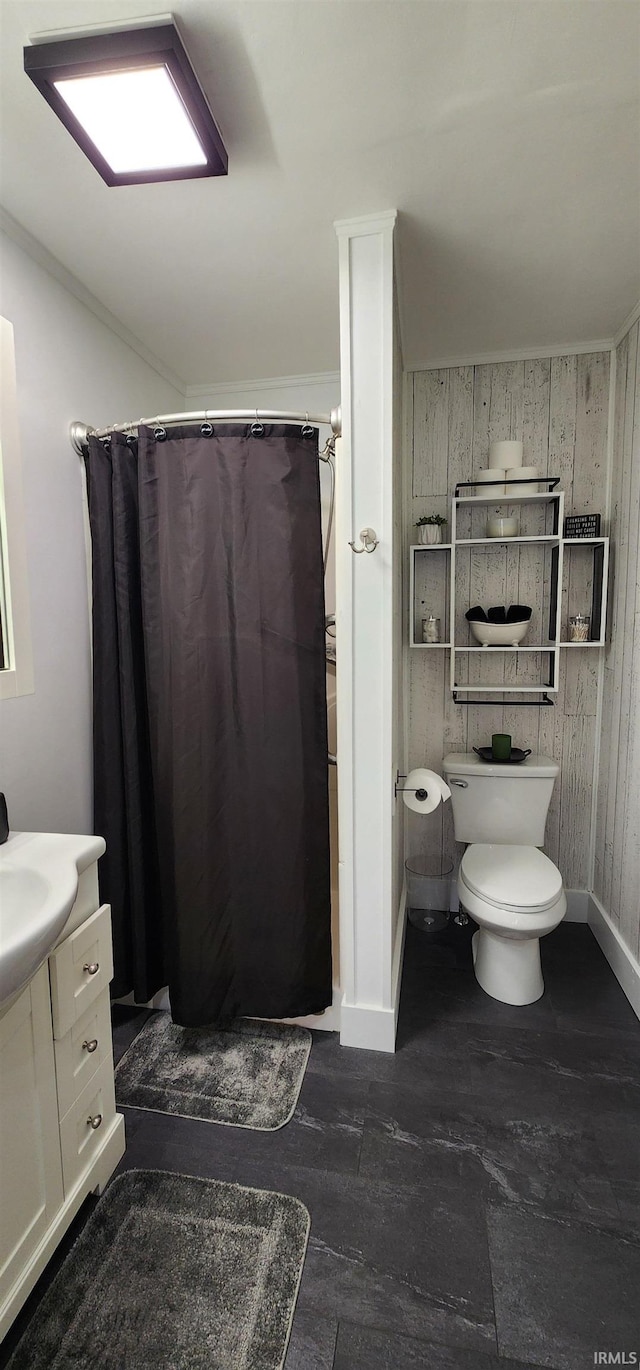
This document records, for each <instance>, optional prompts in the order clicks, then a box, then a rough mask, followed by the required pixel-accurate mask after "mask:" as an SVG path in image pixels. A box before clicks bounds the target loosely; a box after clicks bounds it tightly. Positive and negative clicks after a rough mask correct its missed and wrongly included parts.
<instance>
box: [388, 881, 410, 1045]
mask: <svg viewBox="0 0 640 1370" xmlns="http://www.w3.org/2000/svg"><path fill="white" fill-rule="evenodd" d="M406 934H407V883H406V880H405V881H403V885H402V893H401V895H400V907H399V909H398V921H397V923H396V938H395V946H394V948H393V967H392V971H391V1005H392V1008H393V1016H394V1021H395V1025H396V1028H397V1026H398V1013H399V1010H400V988H401V984H402V966H403V962H404V943H405V937H406ZM394 1048H395V1042H394Z"/></svg>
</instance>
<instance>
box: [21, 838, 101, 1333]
mask: <svg viewBox="0 0 640 1370" xmlns="http://www.w3.org/2000/svg"><path fill="white" fill-rule="evenodd" d="M97 905H98V882H97V867H96V865H95V863H94V864H93V865H92V866H90V867H89V868H88V869H87V870H85V871H83V873H82V875H81V877H80V881H79V886H78V894H77V897H76V900H75V903H74V905H73V908H72V910H71V913H70V915H69V918H68V919H67V922H66V924H65V927H64V929H63V932H62V934H61V938H60V940H59V942H58V945H57V946H56V947H55V948H54V949H53V951H52V952H51V954H50V956H49V958H48V960H47V961H46V962H45V963H44V965H42V966H41V967H40V969H39V970H38V971H37V973H36V974H35V975H34V977H33V979H32V980H31V982H30V984H29V985H28V986H27V988H26V989H24V990H23V991H22V993H21V994H19V995H18V996H17V998H16V999H15V1000H14V1001H13V1003H11V1004H10V1005H9V1006H8V1007H7V1008H6V1009H5V1011H4V1013H3V1015H2V1017H0V1336H2V1335H3V1334H4V1333H5V1332H6V1331H7V1329H8V1327H9V1326H10V1325H11V1322H12V1321H13V1319H14V1318H15V1316H16V1314H17V1313H18V1312H19V1310H20V1308H21V1307H22V1304H23V1303H24V1301H25V1299H26V1298H27V1296H28V1294H29V1293H30V1292H31V1290H32V1288H33V1286H34V1284H35V1282H36V1280H37V1279H38V1277H39V1276H40V1275H41V1273H42V1271H43V1269H44V1267H45V1265H46V1264H47V1261H48V1260H49V1258H50V1256H51V1255H52V1253H53V1251H54V1250H55V1248H56V1246H57V1245H58V1242H59V1241H60V1239H61V1238H62V1236H63V1235H64V1232H65V1231H66V1229H67V1228H68V1226H69V1224H70V1223H71V1221H72V1219H73V1218H74V1216H75V1214H76V1213H77V1211H78V1209H79V1208H80V1206H81V1204H82V1203H83V1201H84V1200H85V1198H86V1197H87V1195H88V1194H90V1193H92V1192H96V1191H97V1192H99V1191H100V1190H101V1189H102V1188H103V1186H104V1185H105V1184H106V1182H107V1180H108V1179H109V1176H110V1175H111V1174H112V1172H113V1170H114V1169H115V1167H116V1165H117V1164H118V1161H119V1160H120V1158H121V1156H122V1155H123V1153H124V1149H125V1139H124V1120H123V1118H122V1115H121V1114H119V1113H116V1106H115V1096H114V1084H113V1054H112V1045H111V1014H110V1005H109V981H110V980H111V978H112V976H113V956H112V944H111V917H110V910H109V906H108V905H106V904H105V905H103V906H102V907H101V908H98V907H97Z"/></svg>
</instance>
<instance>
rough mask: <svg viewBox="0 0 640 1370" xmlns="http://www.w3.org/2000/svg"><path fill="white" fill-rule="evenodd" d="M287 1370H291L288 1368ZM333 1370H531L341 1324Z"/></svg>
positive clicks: (478, 1353)
mask: <svg viewBox="0 0 640 1370" xmlns="http://www.w3.org/2000/svg"><path fill="white" fill-rule="evenodd" d="M287 1370H288V1366H287ZM333 1370H531V1367H530V1366H526V1365H524V1364H523V1363H522V1362H521V1361H514V1360H503V1359H502V1357H501V1356H500V1357H498V1356H495V1355H491V1354H490V1353H487V1352H484V1351H463V1350H462V1348H461V1347H459V1346H438V1345H436V1343H435V1342H426V1341H422V1340H421V1341H416V1340H415V1339H414V1338H411V1337H403V1336H401V1335H399V1334H398V1333H395V1334H394V1333H390V1332H380V1331H378V1330H376V1329H373V1328H369V1327H356V1326H355V1325H354V1324H353V1323H348V1322H341V1323H340V1326H339V1329H338V1344H337V1347H336V1358H335V1360H334V1362H333Z"/></svg>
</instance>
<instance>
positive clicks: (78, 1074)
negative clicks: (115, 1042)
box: [54, 990, 111, 1118]
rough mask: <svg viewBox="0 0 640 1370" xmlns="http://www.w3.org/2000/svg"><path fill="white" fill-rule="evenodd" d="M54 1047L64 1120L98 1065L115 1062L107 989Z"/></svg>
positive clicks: (60, 1110) (59, 1100)
mask: <svg viewBox="0 0 640 1370" xmlns="http://www.w3.org/2000/svg"><path fill="white" fill-rule="evenodd" d="M54 1047H55V1053H56V1079H57V1082H58V1111H59V1115H60V1117H61V1118H64V1115H65V1113H67V1112H68V1111H69V1109H70V1108H71V1105H72V1104H73V1103H74V1102H75V1100H76V1099H77V1098H78V1095H79V1094H80V1091H81V1090H82V1089H84V1087H85V1085H86V1084H88V1082H89V1080H90V1079H91V1077H92V1075H95V1072H96V1070H97V1069H98V1066H101V1065H102V1062H103V1061H110V1060H111V1006H110V1004H109V995H108V994H107V992H106V990H105V991H103V992H102V994H101V995H100V996H99V997H98V998H97V999H96V1001H95V1003H93V1004H91V1005H90V1007H89V1008H88V1009H87V1011H86V1013H83V1015H82V1017H81V1018H79V1019H78V1021H77V1023H74V1025H73V1027H72V1028H71V1029H70V1031H69V1032H66V1033H65V1035H64V1037H59V1038H58V1040H57V1041H56V1042H54Z"/></svg>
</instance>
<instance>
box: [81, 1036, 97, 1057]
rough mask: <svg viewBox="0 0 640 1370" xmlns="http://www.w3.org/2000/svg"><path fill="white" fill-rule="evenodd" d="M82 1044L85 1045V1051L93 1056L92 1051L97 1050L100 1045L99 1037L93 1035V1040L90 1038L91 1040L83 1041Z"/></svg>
mask: <svg viewBox="0 0 640 1370" xmlns="http://www.w3.org/2000/svg"><path fill="white" fill-rule="evenodd" d="M82 1045H83V1047H84V1050H85V1051H88V1052H89V1055H90V1056H91V1055H92V1053H93V1052H94V1051H95V1049H96V1047H97V1045H98V1038H97V1037H92V1038H91V1040H90V1041H89V1042H83V1043H82Z"/></svg>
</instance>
